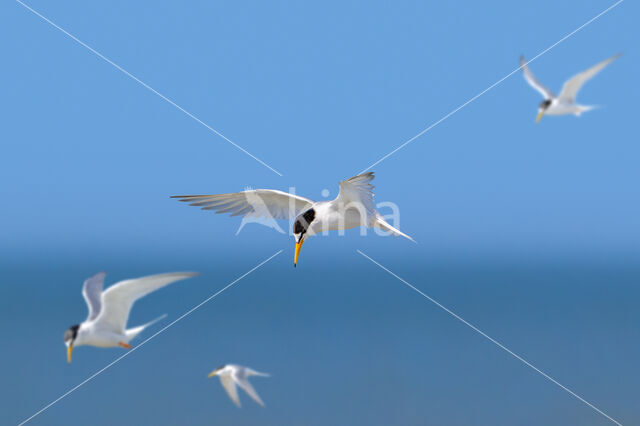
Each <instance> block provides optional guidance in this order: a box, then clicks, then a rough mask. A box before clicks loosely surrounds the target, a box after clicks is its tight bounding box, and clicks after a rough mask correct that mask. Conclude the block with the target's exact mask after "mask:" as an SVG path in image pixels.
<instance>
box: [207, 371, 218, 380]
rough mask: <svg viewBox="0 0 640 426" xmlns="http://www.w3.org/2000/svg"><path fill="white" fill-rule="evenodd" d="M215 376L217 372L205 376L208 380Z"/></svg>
mask: <svg viewBox="0 0 640 426" xmlns="http://www.w3.org/2000/svg"><path fill="white" fill-rule="evenodd" d="M216 374H218V370H214V371H212V372H211V373H209V375H208V376H207V377H208V378H209V379H210V378H212V377H213V376H215V375H216Z"/></svg>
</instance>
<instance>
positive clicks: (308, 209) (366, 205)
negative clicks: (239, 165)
mask: <svg viewBox="0 0 640 426" xmlns="http://www.w3.org/2000/svg"><path fill="white" fill-rule="evenodd" d="M374 177H375V176H374V174H373V172H369V173H364V174H361V175H358V176H354V177H352V178H350V179H347V180H345V181H342V182H340V193H339V194H338V196H337V197H336V198H335V199H334V200H331V201H318V202H314V201H312V200H310V199H308V198H304V197H301V196H299V195H295V194H289V193H286V192H282V191H278V190H273V189H255V190H254V189H252V190H247V191H243V192H236V193H231V194H213V195H176V196H174V197H172V198H178V199H179V200H180V201H185V202H188V203H190V205H192V206H198V207H201V208H202V209H203V210H214V211H216V212H217V213H230V214H231V216H243V218H247V217H252V218H257V217H265V218H267V219H269V220H271V219H274V218H276V219H289V220H292V219H295V220H294V224H293V234H294V236H295V237H296V255H295V260H294V265H295V264H296V263H297V258H298V253H299V251H300V246H301V245H302V242H303V241H304V239H305V238H306V237H309V236H312V235H316V234H320V233H324V232H328V231H343V230H347V229H352V228H357V227H360V226H364V227H375V228H379V229H382V230H384V231H387V232H389V233H391V234H392V235H395V236H403V237H405V238H408V239H410V240H412V241H413V239H412V238H411V237H409V236H408V235H407V234H404V233H403V232H401V231H400V230H399V229H397V228H394V227H393V226H391V225H390V224H389V223H388V222H387V221H386V220H384V218H383V217H382V216H381V215H380V214H379V213H378V211H377V210H376V209H375V206H374V203H373V188H374V186H373V185H371V181H372V180H373V178H374Z"/></svg>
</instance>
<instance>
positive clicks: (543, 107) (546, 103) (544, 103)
mask: <svg viewBox="0 0 640 426" xmlns="http://www.w3.org/2000/svg"><path fill="white" fill-rule="evenodd" d="M550 105H551V99H545V100H544V101H542V102H540V105H538V116H537V117H536V123H539V122H540V120H541V119H542V116H543V115H544V113H545V111H546V110H547V108H549V106H550Z"/></svg>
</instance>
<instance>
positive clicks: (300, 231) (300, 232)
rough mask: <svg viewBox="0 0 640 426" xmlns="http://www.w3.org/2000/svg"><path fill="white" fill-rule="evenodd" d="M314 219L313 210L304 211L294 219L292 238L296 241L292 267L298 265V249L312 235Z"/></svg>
mask: <svg viewBox="0 0 640 426" xmlns="http://www.w3.org/2000/svg"><path fill="white" fill-rule="evenodd" d="M315 218H316V211H315V210H314V209H313V208H310V209H309V210H307V211H305V212H304V213H302V214H301V215H299V216H298V217H297V218H296V221H295V223H294V224H293V236H294V237H295V239H296V251H295V255H294V257H293V266H294V267H295V266H296V265H297V264H298V256H300V248H301V247H302V243H304V240H305V239H306V238H307V237H308V236H309V235H312V234H313V233H312V232H311V231H310V226H311V223H312V222H313V221H314V220H315Z"/></svg>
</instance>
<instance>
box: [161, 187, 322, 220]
mask: <svg viewBox="0 0 640 426" xmlns="http://www.w3.org/2000/svg"><path fill="white" fill-rule="evenodd" d="M171 198H177V199H178V200H180V201H184V202H187V203H189V205H191V206H197V207H201V208H202V210H213V211H215V212H216V213H230V214H231V216H243V217H254V218H260V217H264V218H266V219H271V218H275V219H287V220H290V219H293V218H295V217H296V216H297V213H299V212H300V211H302V210H305V209H307V208H309V207H311V205H312V204H313V201H311V200H309V199H308V198H304V197H300V196H298V195H295V194H289V193H287V192H283V191H278V190H275V189H250V190H247V191H243V192H234V193H232V194H214V195H174V196H173V197H171Z"/></svg>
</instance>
